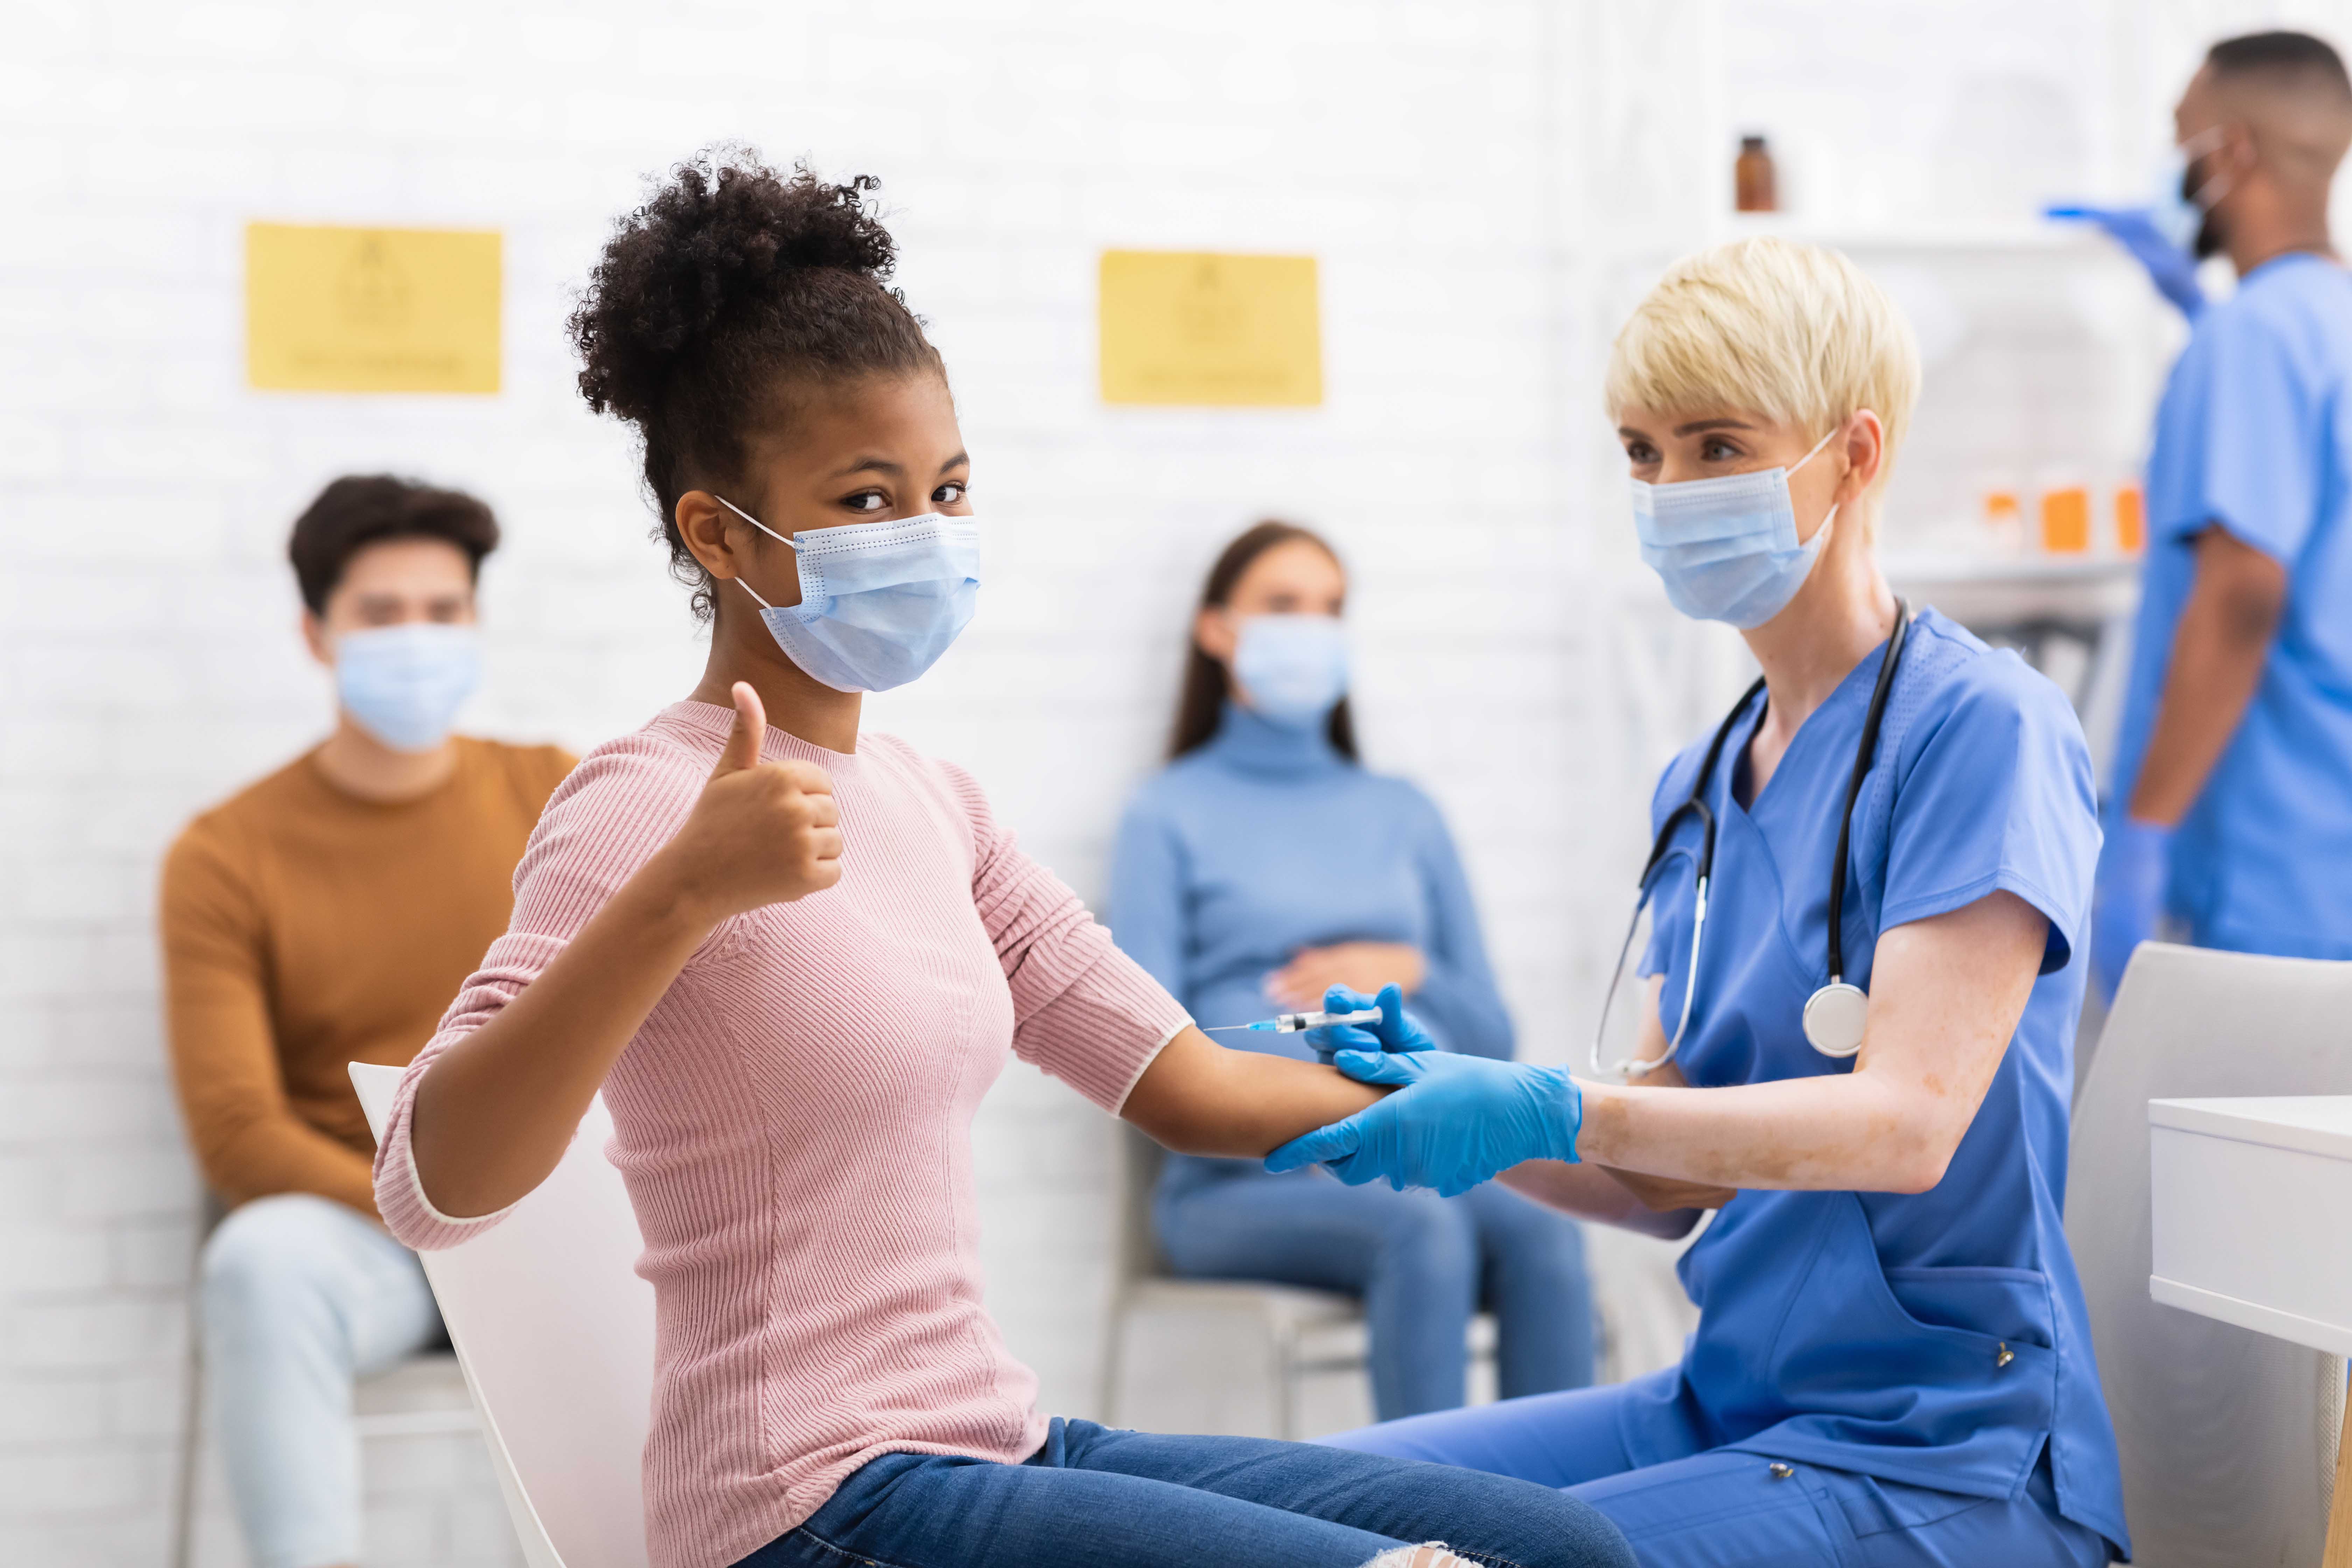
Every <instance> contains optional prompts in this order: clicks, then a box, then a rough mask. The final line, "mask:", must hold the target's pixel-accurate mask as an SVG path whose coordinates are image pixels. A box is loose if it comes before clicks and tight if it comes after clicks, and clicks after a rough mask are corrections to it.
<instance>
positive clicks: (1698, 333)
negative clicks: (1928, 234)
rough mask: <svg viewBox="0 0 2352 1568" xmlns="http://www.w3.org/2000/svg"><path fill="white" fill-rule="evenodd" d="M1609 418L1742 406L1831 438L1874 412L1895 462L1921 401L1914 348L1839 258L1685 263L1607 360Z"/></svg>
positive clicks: (1727, 253) (1747, 245)
mask: <svg viewBox="0 0 2352 1568" xmlns="http://www.w3.org/2000/svg"><path fill="white" fill-rule="evenodd" d="M1605 395H1606V396H1607V398H1608V401H1609V411H1610V414H1611V415H1612V416H1615V415H1617V414H1619V413H1620V412H1622V410H1624V409H1627V408H1631V407H1636V406H1639V407H1643V408H1652V409H1656V410H1658V411H1660V412H1662V413H1676V414H1679V413H1685V412H1688V413H1696V412H1698V411H1699V410H1702V409H1708V408H1740V409H1746V410H1748V411H1750V412H1752V413H1756V414H1760V415H1763V416H1766V417H1767V418H1770V419H1777V420H1781V421H1785V422H1786V423H1789V424H1791V425H1798V426H1803V427H1804V428H1805V429H1806V430H1808V431H1810V432H1811V433H1812V434H1814V435H1816V436H1821V435H1827V434H1828V433H1829V432H1830V430H1832V428H1834V427H1835V426H1837V425H1838V424H1839V423H1841V422H1842V421H1843V420H1845V419H1847V418H1849V417H1851V416H1853V415H1854V414H1855V413H1857V412H1858V411H1860V410H1862V409H1864V408H1867V409H1869V410H1870V411H1871V412H1872V413H1874V414H1875V415H1877V416H1878V418H1879V423H1881V424H1882V425H1884V426H1886V452H1887V457H1888V458H1889V460H1890V463H1891V460H1892V459H1893V458H1894V455H1895V448H1896V447H1898V446H1899V445H1900V444H1901V443H1902V439H1903V431H1904V427H1905V426H1906V425H1907V424H1908V423H1909V421H1910V418H1911V410H1912V407H1913V405H1916V403H1917V402H1918V401H1919V344H1918V341H1917V340H1916V338H1914V337H1913V336H1912V334H1911V323H1910V322H1909V321H1906V320H1905V319H1904V316H1903V312H1902V311H1901V310H1899V309H1897V308H1896V306H1895V301H1894V300H1891V299H1889V298H1888V297H1887V295H1886V291H1885V289H1881V288H1880V287H1879V286H1878V285H1877V284H1875V283H1874V282H1872V281H1871V280H1870V278H1869V277H1868V275H1867V274H1865V273H1864V271H1863V270H1862V268H1859V267H1856V266H1855V265H1854V264H1853V262H1852V261H1850V260H1848V259H1847V258H1845V257H1844V256H1843V255H1841V254H1839V253H1838V252H1837V251H1834V250H1825V249H1823V248H1822V247H1820V246H1815V245H1799V244H1796V243H1794V242H1792V241H1790V240H1785V239H1777V238H1771V237H1761V238H1756V239H1736V240H1733V241H1731V242H1730V243H1728V244H1726V245H1718V246H1716V247H1713V248H1711V249H1707V250H1702V251H1700V252H1699V253H1698V254H1697V255H1696V256H1690V257H1685V258H1683V259H1682V260H1681V261H1678V262H1676V263H1675V265H1674V266H1673V267H1672V268H1669V269H1668V270H1667V273H1666V275H1665V277H1664V278H1663V279H1659V281H1658V286H1657V287H1656V288H1654V289H1651V290H1650V292H1649V294H1648V296H1647V297H1646V298H1645V299H1643V301H1642V302H1641V304H1639V305H1637V306H1635V307H1634V310H1633V319H1632V320H1630V321H1627V322H1626V323H1625V325H1624V327H1623V328H1622V330H1621V331H1619V332H1618V334H1617V341H1616V342H1615V343H1614V344H1612V346H1611V348H1610V351H1609V376H1608V381H1607V384H1606V394H1605Z"/></svg>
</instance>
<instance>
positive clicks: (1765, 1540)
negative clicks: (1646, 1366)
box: [1325, 1384, 2108, 1568]
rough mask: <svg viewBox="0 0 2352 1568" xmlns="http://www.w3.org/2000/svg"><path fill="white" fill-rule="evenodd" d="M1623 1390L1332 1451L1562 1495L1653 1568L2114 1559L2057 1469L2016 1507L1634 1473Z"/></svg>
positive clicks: (1379, 1435)
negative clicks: (1621, 1413)
mask: <svg viewBox="0 0 2352 1568" xmlns="http://www.w3.org/2000/svg"><path fill="white" fill-rule="evenodd" d="M1625 1386H1626V1385H1623V1384H1618V1385H1614V1386H1612V1387H1608V1388H1587V1389H1580V1390H1578V1391H1576V1392H1575V1393H1572V1394H1547V1395H1544V1396H1543V1397H1541V1398H1538V1399H1520V1400H1514V1401H1511V1402H1509V1403H1507V1404H1502V1405H1481V1406H1480V1407H1478V1408H1477V1409H1475V1410H1449V1411H1445V1412H1443V1413H1442V1414H1439V1415H1420V1416H1415V1417H1414V1418H1413V1419H1412V1420H1410V1421H1399V1422H1395V1423H1393V1424H1391V1425H1389V1426H1367V1427H1365V1428H1364V1429H1363V1430H1362V1431H1360V1432H1349V1433H1345V1434H1343V1435H1341V1436H1337V1437H1330V1438H1327V1439H1325V1441H1327V1442H1328V1443H1330V1444H1331V1445H1332V1446H1334V1447H1344V1448H1347V1449H1349V1450H1350V1451H1352V1452H1355V1453H1361V1454H1384V1455H1387V1456H1389V1457H1391V1458H1413V1459H1427V1460H1431V1461H1433V1462H1435V1463H1438V1464H1446V1465H1467V1466H1469V1467H1470V1468H1473V1469H1478V1470H1485V1471H1488V1472H1490V1473H1493V1474H1496V1475H1505V1476H1516V1477H1518V1478H1520V1479H1524V1480H1530V1481H1534V1482H1536V1483H1538V1485H1541V1486H1546V1487H1558V1488H1560V1489H1562V1493H1561V1495H1563V1496H1566V1497H1571V1498H1580V1499H1582V1500H1584V1501H1586V1502H1589V1503H1591V1505H1592V1506H1593V1507H1594V1508H1595V1509H1597V1510H1600V1511H1601V1512H1602V1513H1604V1514H1606V1515H1608V1516H1609V1518H1610V1520H1611V1521H1612V1522H1613V1523H1615V1524H1616V1526H1617V1527H1618V1528H1619V1529H1620V1530H1622V1531H1624V1533H1625V1537H1626V1539H1627V1540H1628V1541H1630V1542H1632V1543H1633V1552H1634V1555H1635V1557H1636V1558H1637V1559H1639V1561H1640V1563H1641V1564H1642V1568H1797V1565H1799V1564H1806V1565H1814V1564H1818V1565H1820V1568H1986V1565H1987V1564H1992V1565H1996V1568H2098V1565H2099V1564H2102V1563H2105V1562H2106V1561H2107V1555H2108V1553H2107V1543H2106V1542H2105V1541H2103V1540H2102V1539H2100V1537H2099V1534H2098V1532H2097V1531H2094V1530H2091V1529H2089V1528H2088V1527H2086V1526H2084V1525H2080V1524H2076V1523H2074V1521H2072V1520H2069V1519H2066V1518H2063V1517H2062V1516H2061V1515H2060V1514H2059V1512H2058V1503H2057V1497H2056V1491H2055V1489H2054V1488H2053V1486H2052V1484H2051V1480H2050V1472H2049V1460H2048V1458H2043V1460H2042V1465H2041V1466H2040V1468H2037V1469H2036V1470H2035V1471H2034V1473H2033V1475H2032V1478H2031V1479H2029V1480H2028V1482H2027V1484H2026V1487H2025V1489H2024V1490H2023V1492H2022V1493H2021V1494H2020V1495H2018V1496H2015V1497H2009V1498H1981V1497H1969V1496H1966V1495H1964V1494H1962V1493H1959V1492H1945V1491H1937V1490H1936V1489H1933V1488H1930V1487H1915V1486H1907V1485H1906V1484H1904V1483H1903V1482H1900V1481H1888V1480H1881V1479H1877V1478H1875V1477H1872V1476H1865V1475H1860V1474H1857V1473H1855V1472H1853V1471H1852V1470H1834V1469H1830V1468H1825V1467H1822V1466H1820V1465H1811V1464H1801V1463H1798V1462H1795V1461H1793V1460H1789V1461H1783V1460H1776V1459H1775V1458H1773V1457H1772V1456H1771V1455H1770V1454H1769V1453H1749V1452H1748V1451H1746V1450H1745V1449H1732V1448H1715V1449H1710V1450H1708V1451H1707V1452H1706V1453H1703V1454H1694V1455H1691V1456H1690V1457H1688V1458H1681V1459H1674V1460H1669V1461H1668V1462H1667V1463H1665V1464H1662V1465H1649V1466H1644V1467H1642V1468H1635V1466H1634V1464H1633V1456H1631V1455H1630V1454H1628V1453H1627V1452H1626V1451H1625V1444H1624V1439H1623V1437H1622V1436H1621V1428H1620V1426H1619V1425H1618V1419H1617V1405H1618V1402H1619V1401H1620V1400H1621V1399H1622V1397H1623V1396H1624V1389H1625Z"/></svg>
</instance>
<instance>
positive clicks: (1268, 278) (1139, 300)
mask: <svg viewBox="0 0 2352 1568" xmlns="http://www.w3.org/2000/svg"><path fill="white" fill-rule="evenodd" d="M1101 288H1102V297H1101V309H1100V323H1101V331H1102V395H1103V401H1104V402H1106V403H1156V404H1193V405H1212V406H1222V407H1233V406H1258V407H1294V408H1295V407H1307V406H1312V405H1316V404H1318V403H1321V402H1322V401H1323V328H1322V319H1321V312H1320V310H1319V307H1318V300H1317V288H1316V279H1315V258H1313V257H1311V256H1226V255H1219V254H1217V253H1215V252H1213V251H1196V250H1106V251H1104V252H1103V258H1102V279H1101Z"/></svg>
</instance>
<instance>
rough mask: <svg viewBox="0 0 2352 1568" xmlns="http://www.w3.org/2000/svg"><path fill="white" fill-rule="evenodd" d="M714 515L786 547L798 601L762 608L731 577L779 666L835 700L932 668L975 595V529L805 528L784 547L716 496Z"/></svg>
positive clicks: (926, 517)
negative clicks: (779, 654) (780, 659)
mask: <svg viewBox="0 0 2352 1568" xmlns="http://www.w3.org/2000/svg"><path fill="white" fill-rule="evenodd" d="M716 499H717V500H718V502H719V505H720V506H723V507H725V508H726V509H727V510H729V511H731V512H733V513H734V514H735V515H736V516H737V517H740V518H741V519H742V520H743V521H745V522H748V523H750V524H751V526H752V527H753V528H756V529H758V530H759V531H761V533H764V534H766V535H767V536H768V537H769V538H771V539H773V540H776V541H778V542H782V543H783V544H787V545H790V546H791V547H792V550H793V560H794V561H795V563H797V564H798V566H799V569H800V579H801V602H800V603H799V604H797V605H771V604H770V603H768V601H767V600H765V599H762V598H761V597H760V591H759V590H758V589H757V588H754V587H752V586H751V584H749V583H745V582H744V581H743V579H742V578H740V577H738V578H736V579H735V581H736V582H737V583H738V584H741V586H742V589H743V591H744V592H745V593H747V594H749V595H751V597H752V598H753V599H754V600H756V601H757V602H758V604H759V606H760V619H761V621H762V622H763V623H765V624H766V626H767V628H768V635H769V636H771V637H774V638H775V639H776V643H777V646H778V647H782V649H783V650H784V654H785V657H786V658H790V659H791V660H792V661H793V663H794V664H796V665H798V666H800V668H801V669H802V670H803V672H804V673H806V674H807V675H808V676H809V678H810V679H813V680H818V681H822V682H823V683H824V684H825V685H827V686H830V687H832V688H833V689H835V691H887V690H889V689H891V688H892V687H894V686H904V685H906V684H907V682H908V681H910V680H912V679H915V678H916V677H917V676H919V675H920V674H922V673H923V671H925V670H927V669H929V668H931V666H932V665H934V664H936V663H937V662H939V658H940V655H941V654H943V653H945V652H947V650H948V646H949V645H950V643H952V642H954V641H955V640H956V637H958V636H959V635H961V632H962V631H963V628H964V626H965V625H966V624H967V623H968V622H970V621H971V613H972V609H973V607H974V605H975V604H976V603H977V601H978V599H979V596H980V524H979V523H978V522H976V521H973V520H972V519H971V518H969V517H950V516H948V515H947V514H945V513H944V512H936V511H933V512H925V513H924V514H923V515H922V516H920V517H901V518H893V519H890V520H888V521H876V522H853V523H847V524H845V525H843V526H842V527H839V528H818V529H811V530H809V531H806V532H803V533H796V534H794V535H793V537H791V538H789V539H787V538H785V537H784V535H782V534H781V533H778V532H777V531H775V530H774V529H772V528H770V527H769V526H768V525H767V524H766V523H764V522H761V521H760V520H759V519H758V518H756V517H753V516H752V515H751V513H750V512H748V511H745V510H743V509H742V508H741V507H740V506H737V505H736V504H735V503H734V502H733V501H731V500H728V499H727V498H726V497H725V496H719V497H717V498H716Z"/></svg>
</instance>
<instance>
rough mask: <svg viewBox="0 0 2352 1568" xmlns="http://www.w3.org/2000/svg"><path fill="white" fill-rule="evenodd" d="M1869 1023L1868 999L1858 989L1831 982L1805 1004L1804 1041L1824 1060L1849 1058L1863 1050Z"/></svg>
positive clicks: (1836, 981) (1857, 987)
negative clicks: (1864, 1031) (1866, 1027)
mask: <svg viewBox="0 0 2352 1568" xmlns="http://www.w3.org/2000/svg"><path fill="white" fill-rule="evenodd" d="M1869 1022H1870V998H1869V997H1868V996H1867V995H1865V994H1864V993H1863V989H1862V987H1861V986H1859V985H1849V984H1846V983H1845V982H1844V981H1843V980H1832V981H1831V982H1830V983H1829V984H1827V985H1824V986H1822V988H1821V989H1820V990H1818V991H1816V992H1814V993H1813V994H1812V995H1811V996H1810V997H1808V998H1807V999H1806V1002H1805V1041H1806V1043H1807V1044H1808V1045H1811V1047H1813V1049H1815V1050H1817V1051H1819V1052H1821V1053H1822V1055H1823V1056H1825V1057H1850V1056H1852V1055H1853V1054H1854V1053H1855V1052H1856V1051H1858V1050H1860V1049H1862V1035H1863V1030H1864V1027H1865V1026H1867V1025H1868V1024H1869Z"/></svg>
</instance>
